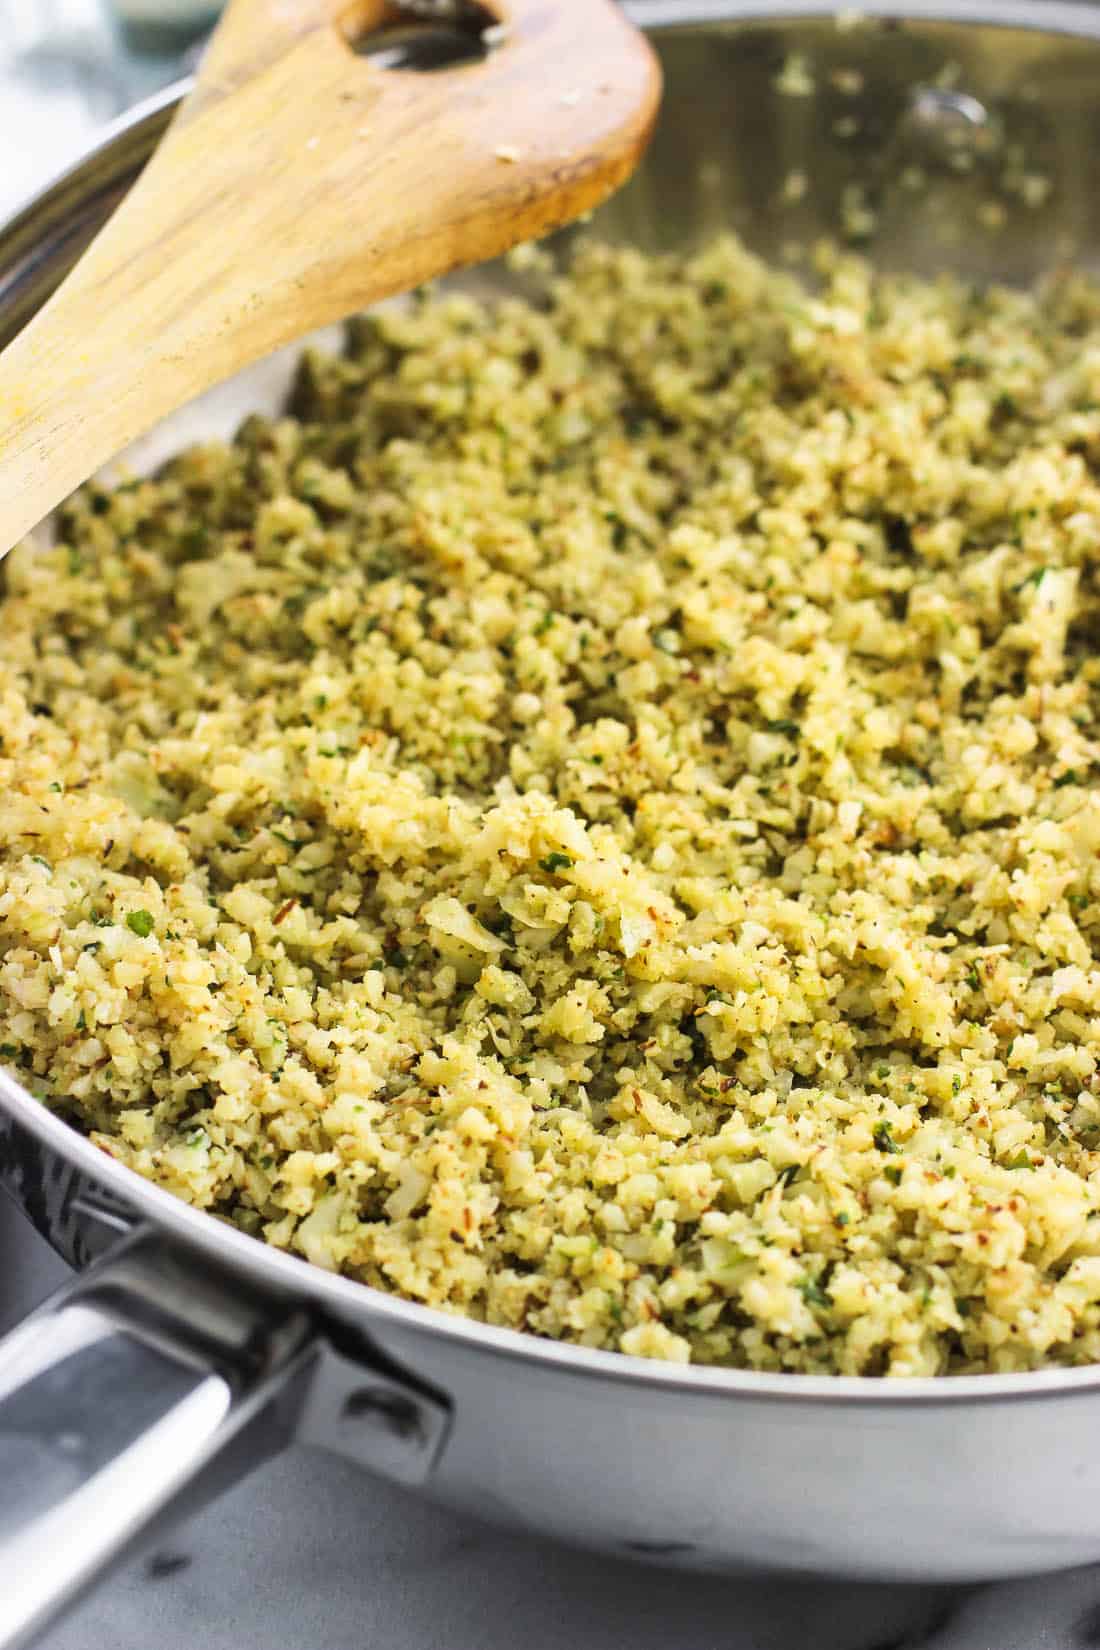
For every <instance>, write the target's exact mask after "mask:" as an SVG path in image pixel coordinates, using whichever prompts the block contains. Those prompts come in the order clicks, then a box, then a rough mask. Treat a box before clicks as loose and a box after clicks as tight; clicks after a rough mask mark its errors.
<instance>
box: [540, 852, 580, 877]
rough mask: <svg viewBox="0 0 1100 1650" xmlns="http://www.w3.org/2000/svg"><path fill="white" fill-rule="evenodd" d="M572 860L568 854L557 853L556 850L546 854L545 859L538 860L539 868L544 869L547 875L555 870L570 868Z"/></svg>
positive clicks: (551, 874)
mask: <svg viewBox="0 0 1100 1650" xmlns="http://www.w3.org/2000/svg"><path fill="white" fill-rule="evenodd" d="M572 867H573V861H572V860H571V859H570V857H569V855H568V854H559V853H557V852H556V851H555V852H554V853H552V854H547V856H546V858H545V859H540V860H539V870H540V871H545V872H546V874H547V876H553V874H554V872H555V871H569V870H572Z"/></svg>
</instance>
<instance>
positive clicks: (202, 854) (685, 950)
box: [0, 238, 1100, 1375]
mask: <svg viewBox="0 0 1100 1650" xmlns="http://www.w3.org/2000/svg"><path fill="white" fill-rule="evenodd" d="M820 263H821V269H820V271H819V273H820V275H821V277H822V284H821V286H820V287H818V288H815V290H814V292H813V293H812V294H811V293H810V292H809V291H808V289H807V288H806V287H805V286H804V285H801V284H800V283H799V281H798V280H797V279H796V278H795V277H793V276H791V275H788V274H784V273H778V272H776V271H775V270H771V269H769V268H767V267H765V266H764V265H763V264H762V263H760V262H759V261H758V260H757V259H756V258H754V257H752V256H750V255H749V254H748V253H747V252H746V251H745V250H744V249H743V248H742V247H741V246H740V245H739V244H738V243H737V242H735V241H734V240H732V239H729V238H726V239H722V240H720V241H718V242H716V243H715V244H713V245H712V246H710V247H709V248H707V249H706V250H705V251H704V252H702V253H700V254H698V255H695V256H693V257H691V258H688V259H685V258H664V257H662V258H654V257H647V256H643V255H642V254H640V253H638V252H636V251H631V250H626V251H622V250H617V251H612V250H608V249H606V248H599V247H593V246H590V247H588V248H586V249H584V250H583V251H582V252H581V253H580V254H579V255H578V257H577V259H576V261H575V263H574V266H573V268H572V270H571V271H570V273H569V274H567V275H565V276H562V277H557V278H555V279H554V280H552V281H551V282H550V283H549V290H548V301H547V303H546V305H545V306H543V307H539V306H530V305H527V304H525V303H521V302H520V301H518V300H510V301H507V302H504V303H503V304H500V305H497V306H494V307H493V308H492V309H489V308H485V307H481V306H480V305H479V304H478V303H476V302H474V301H473V300H472V299H469V298H466V297H458V298H456V297H449V298H430V297H429V298H422V299H420V300H418V301H416V302H415V303H414V304H413V306H412V307H411V308H410V309H408V310H406V311H401V312H397V311H394V312H387V313H383V314H379V315H376V316H374V317H372V318H370V319H368V320H366V321H363V322H361V323H357V324H356V325H355V327H354V328H353V329H352V332H351V335H350V344H349V349H348V352H347V354H346V356H344V357H341V358H339V359H337V358H328V357H323V356H319V355H316V354H314V355H310V356H308V357H307V358H306V359H305V361H304V363H303V366H302V368H301V372H300V376H299V382H298V386H297V389H296V392H295V397H294V402H293V408H292V412H293V416H288V417H286V418H282V419H279V420H276V421H269V420H266V419H261V418H254V419H251V420H249V421H248V423H247V424H246V425H245V426H244V427H243V429H242V430H241V432H240V434H239V436H238V438H237V439H236V441H235V442H234V443H233V444H232V445H223V444H211V445H208V446H203V447H198V448H195V449H194V450H192V451H190V452H187V453H184V454H183V455H182V456H180V457H179V458H177V459H176V460H175V461H173V462H172V463H171V464H170V465H169V466H168V468H167V469H166V470H165V471H164V472H163V473H162V474H161V475H159V476H158V477H157V478H156V479H155V480H146V481H134V482H131V483H128V484H124V485H122V486H119V487H118V488H117V489H115V490H113V491H104V490H102V489H99V488H95V487H93V488H90V489H86V490H85V491H84V492H83V493H82V494H81V495H78V497H77V498H76V499H75V500H74V501H73V502H72V503H71V504H70V506H69V507H68V508H67V510H66V512H64V513H63V515H62V519H61V532H60V540H59V543H58V545H57V546H56V548H53V549H50V550H45V551H44V550H42V549H38V550H35V551H32V550H31V549H30V548H29V547H24V549H23V550H22V551H20V552H18V553H16V554H15V555H14V556H13V557H12V558H11V559H10V561H9V562H8V563H7V566H6V573H5V577H6V585H7V594H6V597H5V598H4V600H3V604H2V609H0V611H2V630H0V705H2V715H0V734H2V744H0V1058H2V1059H3V1061H4V1062H5V1063H6V1064H8V1065H9V1066H11V1068H12V1069H13V1070H14V1071H15V1072H16V1073H17V1074H18V1075H19V1076H20V1077H21V1078H22V1079H23V1081H24V1082H25V1083H26V1084H27V1086H28V1087H30V1088H31V1089H32V1090H33V1091H34V1092H35V1093H36V1094H38V1095H39V1096H40V1097H41V1098H42V1100H43V1102H44V1103H46V1104H48V1105H50V1106H51V1107H54V1108H56V1109H58V1110H60V1111H61V1112H62V1113H63V1114H64V1115H65V1116H66V1117H67V1118H69V1119H70V1120H71V1121H72V1122H73V1123H74V1124H76V1125H77V1126H78V1127H79V1128H81V1129H82V1130H84V1131H86V1132H87V1133H88V1134H89V1135H90V1137H91V1139H92V1140H93V1141H94V1142H95V1143H96V1144H97V1145H98V1146H100V1147H101V1148H102V1149H103V1150H104V1151H106V1152H108V1153H110V1154H111V1155H112V1156H113V1157H116V1158H118V1159H120V1160H121V1161H122V1162H124V1163H126V1164H128V1165H129V1166H130V1167H132V1168H133V1169H135V1170H136V1171H137V1172H138V1173H139V1174H141V1175H144V1176H146V1177H147V1178H148V1179H150V1180H153V1181H155V1182H156V1183H157V1184H159V1185H161V1186H163V1187H166V1188H167V1189H168V1190H169V1191H171V1192H172V1193H174V1194H176V1195H177V1196H179V1197H181V1198H184V1199H186V1200H187V1201H188V1202H191V1203H193V1204H195V1205H196V1206H198V1207H199V1208H201V1209H205V1210H208V1211H210V1212H211V1213H213V1214H214V1215H216V1216H219V1217H221V1218H222V1219H224V1220H227V1221H230V1222H232V1223H233V1224H234V1225H236V1226H239V1227H241V1228H242V1229H243V1230H244V1231H246V1232H249V1233H252V1234H254V1235H255V1236H256V1237H258V1238H262V1239H264V1240H265V1241H267V1242H268V1243H271V1244H274V1245H276V1246H277V1247H279V1248H282V1249H289V1250H292V1251H294V1252H296V1253H298V1254H301V1255H304V1256H305V1257H307V1258H308V1259H309V1260H310V1261H312V1262H314V1263H315V1264H317V1265H319V1266H323V1267H328V1268H330V1269H332V1270H338V1271H340V1272H343V1273H345V1274H347V1275H348V1276H350V1277H353V1278H357V1279H361V1280H362V1281H363V1282H366V1283H369V1284H373V1285H375V1286H377V1287H379V1288H382V1289H385V1290H390V1291H393V1292H396V1293H398V1294H400V1295H403V1296H405V1297H406V1298H408V1299H410V1300H414V1301H421V1302H426V1303H428V1304H430V1305H432V1306H436V1307H441V1308H443V1309H445V1310H447V1311H450V1312H456V1313H464V1314H468V1315H470V1316H472V1317H475V1318H478V1319H482V1320H484V1321H486V1322H488V1323H493V1324H503V1325H508V1326H510V1327H513V1328H518V1329H525V1330H528V1331H531V1332H532V1333H534V1334H537V1335H543V1336H553V1337H557V1338H560V1339H563V1340H567V1341H572V1342H576V1343H579V1344H583V1345H586V1346H598V1347H608V1348H612V1349H621V1350H622V1351H625V1352H628V1353H635V1354H642V1355H643V1356H647V1357H654V1358H664V1359H671V1360H677V1361H681V1362H686V1361H688V1360H694V1361H697V1362H700V1363H709V1364H730V1365H740V1366H745V1367H750V1368H754V1369H767V1370H796V1371H803V1372H823V1373H836V1372H840V1373H861V1374H888V1375H919V1374H936V1373H955V1372H963V1371H987V1370H991V1371H1003V1370H1026V1369H1033V1368H1036V1367H1038V1366H1042V1365H1046V1364H1053V1363H1058V1364H1073V1363H1085V1362H1093V1361H1096V1360H1098V1359H1100V1219H1098V1218H1097V1217H1098V1215H1100V1071H1098V1057H1100V969H1098V968H1097V964H1096V961H1095V957H1094V952H1095V947H1096V945H1097V942H1098V940H1100V875H1098V869H1097V865H1098V862H1097V850H1098V848H1100V791H1098V788H1097V773H1098V764H1100V741H1098V737H1097V735H1098V731H1100V722H1098V715H1100V656H1098V648H1097V642H1098V640H1100V488H1098V485H1097V482H1096V480H1094V472H1095V470H1096V467H1097V465H1098V464H1100V289H1098V288H1097V287H1096V286H1093V285H1090V284H1088V283H1086V282H1085V281H1084V280H1082V279H1080V278H1071V277H1066V278H1064V279H1062V280H1060V281H1059V282H1057V283H1055V284H1053V285H1051V286H1050V287H1049V289H1047V290H1045V291H1044V292H1042V293H1040V294H1038V295H1025V294H1021V293H1014V292H1009V291H1002V290H992V291H985V292H977V291H974V290H972V289H970V288H968V287H965V286H962V285H958V284H952V283H951V282H947V281H944V282H939V283H935V284H928V283H922V282H919V281H916V280H912V279H901V278H891V277H885V276H882V275H879V274H876V273H875V272H873V271H872V269H871V268H870V266H869V265H867V264H866V263H864V262H862V261H860V260H859V259H856V258H854V257H850V256H841V255H838V254H835V253H829V252H823V253H822V254H821V258H820Z"/></svg>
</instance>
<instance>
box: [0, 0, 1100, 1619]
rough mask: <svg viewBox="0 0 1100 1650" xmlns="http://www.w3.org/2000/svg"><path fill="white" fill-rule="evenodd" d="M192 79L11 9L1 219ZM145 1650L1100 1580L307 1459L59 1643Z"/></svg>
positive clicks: (29, 5) (1060, 1605) (1, 1315)
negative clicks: (639, 1516) (548, 1526)
mask: <svg viewBox="0 0 1100 1650" xmlns="http://www.w3.org/2000/svg"><path fill="white" fill-rule="evenodd" d="M176 72H178V64H177V63H175V62H173V61H171V60H168V59H163V60H148V59H146V60H140V59H137V58H134V57H130V56H128V55H127V54H125V53H124V52H123V51H122V50H121V49H120V46H119V42H118V40H117V37H114V36H112V34H111V32H110V30H109V29H108V27H107V25H106V21H105V15H104V12H103V11H102V10H101V9H100V7H99V6H98V5H97V4H96V0H0V211H2V210H4V209H5V208H6V207H7V206H9V205H10V204H12V203H13V202H14V201H15V200H17V199H18V198H19V197H20V196H21V195H22V194H23V193H25V192H26V191H28V190H29V189H30V188H31V187H32V186H33V184H34V183H35V182H36V181H37V180H38V179H39V178H41V177H43V176H45V175H48V174H49V173H51V172H52V171H55V170H56V169H57V168H58V167H60V166H61V165H62V164H64V162H65V161H66V160H67V159H68V158H69V156H71V155H72V154H73V153H74V152H75V151H76V150H77V149H78V148H79V147H80V145H81V143H82V142H84V141H85V140H86V138H87V136H88V134H89V133H90V131H91V130H92V129H93V128H94V126H95V124H96V123H97V122H100V121H102V120H104V119H107V118H109V117H110V116H111V115H113V114H115V113H117V112H118V111H119V110H120V109H122V108H123V107H125V106H126V105H127V104H128V103H131V102H133V101H134V100H135V99H136V98H137V97H139V96H141V95H144V94H145V93H147V92H149V91H152V90H153V89H154V88H155V87H156V86H158V85H160V84H163V83H164V82H166V81H167V80H169V79H170V78H172V76H173V75H174V74H175V73H176ZM0 1257H2V1265H0V1329H2V1328H5V1327H7V1326H9V1325H10V1324H11V1323H13V1322H15V1321H16V1320H17V1319H18V1318H19V1316H21V1315H22V1314H23V1313H24V1312H25V1311H27V1310H28V1309H29V1308H30V1307H31V1306H32V1305H33V1304H34V1303H35V1302H36V1301H38V1300H40V1299H41V1298H42V1297H43V1296H44V1295H45V1294H46V1293H48V1291H49V1290H50V1289H51V1288H52V1287H54V1286H55V1284H56V1283H57V1282H58V1281H59V1280H60V1279H61V1277H63V1275H64V1272H63V1268H62V1267H61V1266H60V1264H59V1263H58V1262H57V1261H56V1259H54V1257H53V1256H52V1255H51V1254H50V1253H49V1252H48V1251H47V1250H46V1248H45V1246H44V1244H42V1243H41V1241H40V1240H39V1239H38V1238H37V1237H36V1236H35V1235H34V1234H33V1233H32V1232H31V1231H30V1229H29V1228H28V1227H27V1226H26V1225H25V1223H24V1222H23V1221H22V1220H21V1219H20V1218H19V1217H18V1216H17V1215H16V1214H15V1212H14V1211H13V1210H12V1209H11V1208H10V1207H9V1206H8V1205H7V1204H6V1203H5V1202H4V1200H3V1197H2V1196H0ZM1089 1447H1092V1446H1091V1441H1090V1440H1087V1439H1083V1440H1082V1448H1089ZM884 1470H888V1467H885V1466H884ZM904 1494H905V1486H904V1484H899V1485H898V1495H899V1496H904ZM150 1645H155V1646H156V1647H157V1650H229V1647H230V1646H232V1647H234V1650H276V1647H278V1650H286V1647H288V1646H293V1647H295V1650H375V1647H377V1650H383V1647H384V1650H443V1647H444V1646H446V1647H448V1650H475V1647H476V1650H515V1647H516V1646H517V1645H518V1646H524V1647H529V1650H809V1647H811V1646H812V1647H813V1650H919V1647H927V1650H1071V1647H1077V1650H1087V1647H1089V1646H1092V1647H1100V1569H1097V1570H1092V1569H1090V1570H1080V1571H1074V1572H1072V1573H1070V1574H1067V1575H1063V1576H1058V1577H1054V1578H1048V1579H1045V1580H1039V1581H1022V1582H1019V1583H1017V1584H1013V1585H1010V1586H1005V1585H1000V1586H997V1587H987V1588H969V1589H946V1588H933V1587H928V1588H912V1587H885V1586H883V1587H855V1586H839V1585H827V1584H809V1583H805V1584H793V1583H791V1582H788V1581H782V1582H777V1581H768V1580H760V1581H744V1580H736V1581H730V1580H719V1579H710V1578H702V1579H701V1578H690V1577H687V1576H684V1575H681V1574H676V1573H673V1572H661V1571H657V1570H644V1569H640V1568H633V1567H628V1566H626V1565H624V1564H622V1563H618V1562H614V1563H612V1562H605V1561H603V1560H601V1559H597V1558H594V1557H592V1556H589V1555H586V1554H583V1553H574V1552H569V1551H567V1550H564V1549H561V1548H551V1547H548V1546H546V1545H539V1544H536V1543H534V1542H532V1541H530V1540H525V1539H519V1538H517V1537H514V1536H512V1535H510V1534H509V1533H508V1532H506V1531H500V1530H494V1529H490V1528H487V1527H486V1526H484V1525H481V1524H478V1523H477V1522H475V1521H474V1520H473V1519H470V1518H460V1517H457V1516H455V1515H454V1514H453V1513H450V1512H445V1511H442V1510H440V1509H438V1508H436V1507H433V1506H431V1505H430V1504H429V1503H427V1502H425V1501H423V1500H418V1499H416V1498H414V1497H413V1496H412V1495H411V1494H409V1493H407V1492H405V1491H403V1490H400V1489H397V1488H394V1487H392V1486H390V1485H387V1484H384V1483H380V1482H377V1481H374V1480H371V1479H368V1478H365V1477H362V1476H360V1475H359V1474H357V1473H356V1472H354V1471H353V1469H351V1468H350V1467H348V1466H346V1465H344V1464H342V1463H338V1462H335V1461H333V1460H331V1459H329V1458H328V1457H322V1456H319V1455H311V1454H309V1453H307V1452H305V1451H297V1452H292V1453H291V1454H289V1455H288V1456H286V1457H284V1458H282V1459H281V1460H278V1461H276V1462H275V1463H274V1464H272V1465H270V1466H269V1467H267V1468H266V1469H265V1470H263V1471H262V1472H260V1473H259V1474H257V1475H256V1476H255V1477H254V1478H252V1479H251V1480H249V1481H248V1482H246V1483H244V1484H242V1485H241V1486H240V1487H239V1488H238V1489H236V1490H235V1491H234V1492H233V1493H231V1494H230V1495H228V1496H226V1497H225V1498H224V1499H223V1500H222V1501H220V1502H219V1503H217V1504H216V1505H215V1506H213V1507H211V1508H209V1509H208V1510H207V1511H206V1512H204V1513H203V1514H201V1515H200V1516H198V1517H197V1518H195V1519H194V1520H193V1521H192V1522H191V1523H190V1524H189V1525H188V1526H187V1527H185V1528H183V1529H181V1530H180V1531H179V1532H178V1533H177V1534H176V1536H175V1537H174V1538H173V1539H172V1541H171V1544H170V1545H168V1546H164V1547H162V1548H161V1549H160V1550H159V1551H158V1552H157V1553H156V1554H154V1555H153V1557H152V1558H146V1559H145V1560H143V1561H141V1562H139V1563H135V1564H132V1565H130V1566H129V1567H128V1568H126V1569H124V1570H122V1571H121V1572H119V1573H118V1574H117V1575H116V1576H115V1577H114V1578H113V1579H111V1580H110V1581H108V1582H107V1583H106V1584H105V1585H104V1586H103V1587H102V1588H101V1589H100V1590H99V1591H98V1592H97V1593H96V1594H95V1595H94V1596H93V1597H91V1598H90V1599H89V1600H88V1601H86V1602H85V1603H84V1604H82V1605H81V1606H80V1607H79V1608H78V1610H77V1611H76V1612H75V1613H74V1614H73V1615H72V1616H71V1617H70V1618H69V1620H68V1621H66V1622H65V1623H64V1624H63V1625H62V1626H61V1627H59V1628H57V1629H55V1630H54V1631H53V1632H52V1633H51V1634H49V1635H48V1637H47V1640H46V1650H102V1647H107V1650H148V1647H149V1646H150Z"/></svg>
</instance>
